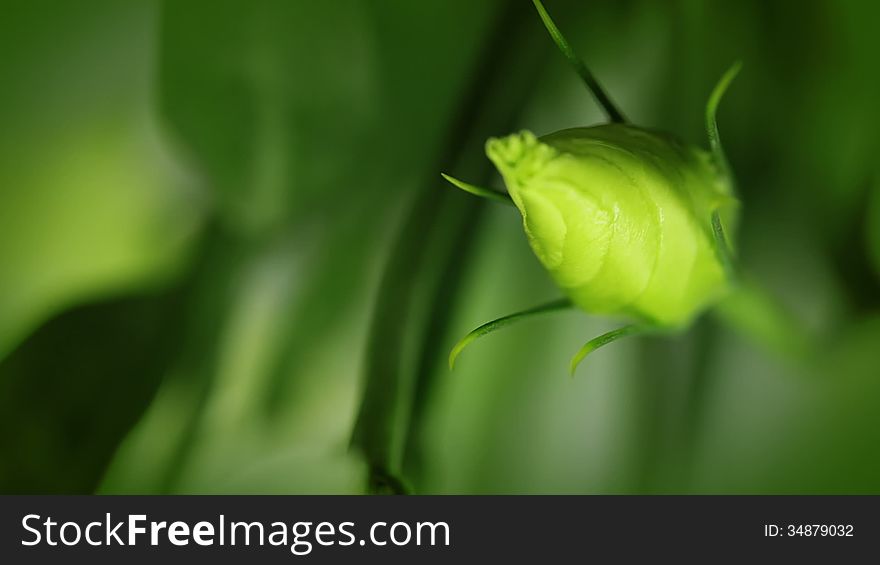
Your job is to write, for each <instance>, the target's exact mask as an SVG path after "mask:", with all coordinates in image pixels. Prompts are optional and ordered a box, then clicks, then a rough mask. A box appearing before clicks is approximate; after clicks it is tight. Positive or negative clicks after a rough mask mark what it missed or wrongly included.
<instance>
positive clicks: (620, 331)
mask: <svg viewBox="0 0 880 565" xmlns="http://www.w3.org/2000/svg"><path fill="white" fill-rule="evenodd" d="M648 330H649V328H648V327H646V326H642V325H637V324H629V325H626V326H623V327H622V328H617V329H616V330H611V331H610V332H607V333H604V334H602V335H600V336H598V337H594V338H593V339H591V340H590V341H588V342H587V343H585V344H584V346H583V347H581V348H580V349H579V350H578V352H577V353H575V354H574V357H572V358H571V364H569V366H568V372H569V374H571V376H574V372H575V371H576V370H577V368H578V365H580V363H581V361H583V360H584V357H586V356H587V355H589V354H590V353H592V352H593V351H596V350H597V349H599V348H600V347H602V346H605V345H608V344H609V343H612V342H615V341H617V340H618V339H620V338H623V337H628V336H631V335H638V334H642V333H646V332H647V331H648Z"/></svg>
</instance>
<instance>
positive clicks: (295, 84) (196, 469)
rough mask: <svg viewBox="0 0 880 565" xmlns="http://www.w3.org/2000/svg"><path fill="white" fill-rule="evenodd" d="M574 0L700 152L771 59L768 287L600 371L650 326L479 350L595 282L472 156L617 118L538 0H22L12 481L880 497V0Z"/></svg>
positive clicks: (15, 17) (767, 83)
mask: <svg viewBox="0 0 880 565" xmlns="http://www.w3.org/2000/svg"><path fill="white" fill-rule="evenodd" d="M546 4H547V7H548V9H549V10H550V11H551V13H552V14H553V15H554V17H555V18H556V20H557V22H558V23H559V25H560V27H561V28H562V29H563V31H564V32H565V33H566V34H567V35H568V36H569V39H570V40H571V41H572V43H573V44H574V46H575V48H576V50H577V51H578V52H579V53H580V54H581V55H582V56H584V58H585V59H587V61H588V62H589V64H590V65H591V67H592V68H593V70H594V72H595V73H596V74H597V75H598V76H599V77H600V80H601V81H602V82H603V83H604V84H605V86H606V87H607V89H608V90H609V91H610V92H611V94H612V96H613V97H614V98H615V99H616V100H617V101H618V103H619V104H620V105H621V106H622V108H624V110H625V112H626V113H627V115H628V117H630V118H631V119H632V120H633V121H634V122H636V123H638V124H640V125H645V126H651V127H656V128H661V129H664V130H667V131H670V132H673V133H675V134H677V135H678V136H680V137H681V138H682V139H684V140H687V141H688V142H691V143H699V144H703V143H704V130H703V111H704V105H705V100H706V98H707V96H708V94H709V91H710V90H711V88H712V86H713V85H714V83H715V81H716V80H717V79H718V78H719V77H720V75H721V74H722V73H723V71H724V70H725V69H726V68H727V67H728V66H729V65H730V64H731V63H732V62H733V61H735V60H737V59H741V60H742V61H743V63H744V67H743V71H742V73H741V74H740V76H739V77H738V78H737V80H736V82H735V83H734V84H733V86H732V87H731V89H730V91H729V92H728V95H727V97H726V99H725V100H724V102H723V104H722V107H721V110H720V114H719V122H720V127H721V131H722V137H723V139H724V141H725V144H726V147H727V150H728V153H729V156H730V160H731V161H732V163H733V167H734V169H735V171H736V175H737V177H738V181H739V185H740V193H741V197H742V201H743V209H742V211H743V219H742V223H741V226H740V230H739V235H738V240H739V243H738V245H739V252H740V256H741V259H742V262H743V264H744V266H745V268H746V269H747V270H748V272H749V273H750V275H751V280H753V281H755V282H756V285H758V286H760V287H761V288H763V289H764V290H765V291H766V296H767V297H768V298H767V301H766V304H762V303H761V302H760V301H755V300H751V301H748V300H747V301H743V302H735V301H734V302H732V303H728V304H726V305H724V306H723V307H722V308H719V309H718V310H717V311H716V312H715V313H709V314H707V315H706V316H704V317H703V318H701V319H700V320H699V321H698V322H697V323H696V324H694V326H693V327H692V328H690V329H689V330H688V331H687V332H684V333H682V334H680V335H674V336H669V337H660V336H658V337H651V338H638V339H632V340H629V341H623V342H619V343H617V344H615V345H613V346H610V347H608V348H606V349H603V350H602V351H601V352H599V353H597V354H595V355H594V356H592V357H591V358H589V359H588V360H587V361H586V363H585V364H584V365H582V367H581V370H580V371H579V373H578V375H577V376H576V377H575V378H574V379H570V378H568V377H567V371H566V369H567V363H568V359H569V358H570V356H571V354H572V353H573V352H574V351H576V350H577V348H578V347H580V345H582V344H583V343H584V342H585V341H586V340H587V339H589V338H591V337H593V336H595V335H597V333H599V332H601V331H604V330H607V329H610V328H611V327H614V324H615V322H614V321H612V320H604V319H597V318H591V317H588V316H586V315H583V314H578V313H575V312H572V313H564V314H559V315H555V316H547V317H545V318H542V319H536V320H533V321H530V322H528V323H523V324H522V325H518V326H513V327H511V328H509V329H507V330H505V331H504V332H499V333H497V334H493V335H492V336H491V337H488V338H486V339H484V340H481V341H480V342H478V343H477V344H475V345H474V346H472V347H471V348H470V349H468V350H467V351H466V352H465V353H464V354H463V355H462V357H461V358H460V359H459V364H458V366H457V368H456V370H455V371H454V372H449V371H448V369H447V367H446V354H447V352H448V351H449V349H450V347H451V346H452V344H453V343H454V342H455V341H456V339H457V338H458V337H460V336H461V335H463V334H464V333H465V332H467V331H468V330H470V329H472V328H473V327H475V326H476V325H478V324H480V323H482V322H484V321H486V320H488V319H492V318H495V317H498V316H500V315H503V314H507V313H509V312H511V311H514V310H518V309H521V308H525V307H529V306H532V305H534V304H537V303H539V302H542V301H545V300H548V299H551V298H554V297H556V296H557V294H558V293H557V291H556V290H555V289H554V287H553V286H552V284H551V283H550V281H549V278H548V277H547V275H546V274H545V273H544V272H543V271H542V269H541V268H540V266H539V264H538V262H537V260H536V259H535V258H534V257H533V256H532V254H531V251H530V250H529V248H528V245H527V243H526V240H525V237H524V234H523V232H522V229H521V226H520V219H519V217H518V216H517V215H516V213H515V212H514V211H512V210H510V209H508V208H506V207H494V206H492V205H491V204H486V203H482V202H480V201H478V200H477V199H472V198H469V197H468V196H467V195H465V194H463V193H460V192H459V191H456V190H454V189H451V188H449V187H448V186H445V185H444V183H443V182H442V180H441V179H440V177H439V172H440V171H441V170H443V171H449V172H451V173H453V174H455V175H456V176H460V177H461V178H465V179H468V180H471V181H472V182H476V183H485V184H491V185H494V186H500V180H499V179H498V178H496V177H495V176H493V175H492V172H491V170H490V167H489V164H488V162H487V161H486V159H485V158H484V156H483V153H482V144H483V142H484V140H485V138H486V137H488V136H490V135H500V134H505V133H508V132H510V131H513V130H515V129H519V128H529V129H531V130H533V131H535V132H537V133H539V134H542V133H548V132H551V131H554V130H556V129H561V128H564V127H570V126H575V125H589V124H593V123H597V122H600V121H602V115H601V114H600V112H599V110H598V108H597V107H596V105H595V104H594V102H593V101H592V100H591V98H590V97H589V95H588V94H587V92H586V90H585V89H584V87H583V85H582V84H581V83H580V82H579V80H578V79H577V77H576V76H575V75H574V73H573V72H571V70H570V69H569V68H568V67H567V66H566V64H565V61H564V59H563V58H562V57H561V56H560V55H559V53H557V52H556V51H555V50H554V48H553V46H552V44H551V42H550V40H549V38H548V37H547V35H546V32H545V31H544V29H543V28H542V26H541V24H540V21H539V19H538V17H537V15H536V14H535V13H534V10H533V8H532V6H531V4H530V3H529V2H527V1H525V0H516V1H513V0H509V1H505V0H480V1H477V2H475V1H472V0H420V1H419V2H411V1H408V0H333V1H332V2H331V1H328V2H312V1H305V0H302V1H300V0H274V1H271V0H256V1H253V2H232V1H218V0H169V1H167V2H153V1H140V0H139V1H132V2H116V1H111V0H91V1H90V2H87V3H81V2H62V1H47V0H34V1H23V0H3V2H2V17H0V53H2V56H0V491H2V492H6V493H25V492H37V493H55V492H60V493H89V492H101V493H207V492H211V493H248V492H268V493H360V492H369V491H380V492H381V491H388V490H395V489H401V488H406V489H409V490H412V491H414V492H421V493H606V492H607V493H611V492H623V493H641V492H649V493H654V492H684V493H829V492H859V493H866V492H880V409H878V401H880V184H878V176H877V173H878V158H877V156H878V149H880V109H878V106H877V100H880V71H878V67H877V63H876V58H877V53H878V52H880V34H878V33H877V32H876V22H877V21H880V5H878V4H877V3H873V2H864V1H856V0H852V1H847V0H843V1H838V0H835V1H832V0H827V1H816V0H810V1H797V2H795V1H773V2H767V1H765V0H736V1H733V0H731V1H700V0H676V1H668V2H657V1H655V0H627V1H619V0H601V1H600V0H596V1H590V2H575V1H566V0H547V2H546ZM771 311H775V312H776V314H773V315H769V314H767V313H768V312H771ZM782 312H784V315H785V316H788V318H787V319H788V320H789V324H788V325H785V324H781V325H780V324H779V323H778V320H780V319H782V316H783V315H782V314H780V313H782ZM804 344H807V345H804Z"/></svg>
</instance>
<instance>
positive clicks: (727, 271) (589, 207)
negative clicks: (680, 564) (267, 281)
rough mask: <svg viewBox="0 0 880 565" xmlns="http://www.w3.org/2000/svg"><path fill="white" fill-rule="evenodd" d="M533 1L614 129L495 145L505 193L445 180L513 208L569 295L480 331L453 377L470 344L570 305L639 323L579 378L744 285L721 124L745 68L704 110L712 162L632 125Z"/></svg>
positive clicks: (529, 136)
mask: <svg viewBox="0 0 880 565" xmlns="http://www.w3.org/2000/svg"><path fill="white" fill-rule="evenodd" d="M532 1H533V3H534V4H535V8H536V9H537V10H538V15H539V16H540V17H541V20H542V21H543V22H544V26H545V27H546V28H547V31H548V32H549V34H550V37H552V38H553V41H554V42H555V43H556V45H557V46H558V47H559V49H560V51H561V52H562V54H563V55H564V56H565V58H566V59H568V61H569V63H570V64H571V65H572V68H573V69H574V70H575V72H577V74H578V75H579V76H580V77H581V78H582V79H583V81H584V83H585V84H586V85H587V88H588V89H589V90H590V92H591V93H592V94H593V96H594V97H595V98H596V101H597V102H598V103H599V104H600V105H601V106H602V108H603V109H604V110H605V113H606V114H607V115H608V119H609V120H610V121H611V123H608V124H604V125H600V126H594V127H584V128H573V129H566V130H562V131H558V132H556V133H551V134H550V135H546V136H543V137H541V138H538V137H535V135H534V134H533V133H531V132H529V131H522V132H520V133H518V134H514V135H509V136H507V137H504V138H501V139H494V138H493V139H490V140H489V141H488V142H486V154H487V155H488V156H489V159H491V160H492V162H493V163H494V164H495V167H496V168H497V169H498V171H499V172H500V173H501V176H502V177H503V178H504V183H505V184H506V185H507V194H504V193H501V192H498V191H496V190H493V189H491V188H486V187H480V186H476V185H473V184H470V183H467V182H464V181H461V180H458V179H456V178H454V177H451V176H449V175H446V174H443V178H445V179H446V180H447V181H449V182H450V183H452V184H453V185H455V186H457V187H458V188H460V189H462V190H464V191H466V192H469V193H471V194H474V195H476V196H480V197H483V198H488V199H490V200H495V201H500V202H506V203H508V204H513V205H515V206H516V207H517V208H518V209H519V211H520V213H521V214H522V218H523V226H524V227H525V232H526V235H527V236H528V240H529V243H530V244H531V246H532V250H534V252H535V255H537V256H538V259H539V260H540V261H541V263H542V264H543V265H544V267H545V268H546V269H547V270H548V271H549V273H550V275H551V276H552V277H553V279H554V281H556V284H557V285H558V286H559V287H560V288H561V289H562V290H563V291H564V292H565V294H566V295H567V298H566V299H564V300H554V301H552V302H549V303H546V304H543V305H540V306H536V307H534V308H530V309H528V310H523V311H521V312H516V313H513V314H509V315H507V316H503V317H501V318H498V319H495V320H492V321H490V322H486V323H485V324H483V325H481V326H479V327H478V328H476V329H474V330H473V331H471V332H470V333H468V334H467V335H466V336H464V337H463V338H462V339H461V340H459V341H458V343H456V344H455V347H453V348H452V351H451V352H450V354H449V366H450V368H452V367H453V365H454V364H455V359H456V358H457V356H458V355H459V354H460V353H461V352H462V350H463V349H464V348H465V347H467V346H468V344H470V343H471V342H473V341H474V340H475V339H478V338H480V337H481V336H484V335H486V334H489V333H491V332H494V331H496V330H497V329H499V328H502V327H504V326H506V325H508V324H511V323H514V322H517V321H520V320H524V319H526V318H530V317H532V316H536V315H540V314H544V313H547V312H553V311H556V310H560V309H563V308H569V307H571V306H575V307H578V308H580V309H581V310H584V311H586V312H589V313H592V314H606V315H620V316H626V317H629V318H631V319H632V320H633V322H632V323H630V324H628V325H626V326H623V327H620V328H618V329H616V330H612V331H610V332H607V333H604V334H602V335H600V336H597V337H595V338H593V339H591V340H590V341H588V342H587V343H586V344H584V346H583V347H581V349H580V350H579V351H578V352H577V353H576V354H575V355H574V357H573V358H572V360H571V363H570V366H569V369H570V371H571V372H572V373H574V370H575V369H576V368H577V366H578V363H580V362H581V360H583V359H584V357H585V356H586V355H588V354H589V353H591V352H592V351H595V350H596V349H598V348H600V347H603V346H605V345H607V344H609V343H612V342H614V341H615V340H618V339H621V338H623V337H627V336H632V335H638V334H640V333H645V332H651V331H656V330H658V329H664V328H675V327H680V326H684V325H686V324H688V323H689V322H690V321H691V320H692V319H693V318H694V317H695V316H696V315H697V314H699V313H700V312H701V311H702V310H703V309H705V308H706V307H707V306H709V305H710V304H712V303H713V302H716V301H717V300H718V299H720V298H721V297H722V296H723V295H724V294H725V293H726V292H727V291H728V290H729V288H730V286H731V284H732V282H733V281H734V280H735V279H737V278H738V277H737V276H736V275H737V273H736V270H737V269H736V267H735V261H734V259H733V255H732V252H731V250H730V247H729V242H728V240H727V237H726V235H725V228H724V226H725V225H726V226H727V227H728V228H730V227H732V226H733V224H734V222H735V220H736V213H737V201H736V198H735V197H734V196H733V187H732V182H731V174H730V167H729V165H728V162H727V158H726V157H725V155H724V151H723V149H722V147H721V141H720V138H719V135H718V125H717V123H716V120H715V114H716V111H717V108H718V104H719V102H720V101H721V97H722V96H723V95H724V91H725V90H726V89H727V86H728V85H729V84H730V82H731V81H732V80H733V77H734V76H736V74H737V72H738V71H739V64H738V63H737V64H735V65H733V66H732V67H731V68H730V69H729V70H728V71H727V73H725V74H724V75H723V76H722V77H721V80H720V81H719V82H718V84H717V85H716V86H715V89H714V90H713V91H712V93H711V95H710V96H709V101H708V103H707V104H706V132H707V134H708V136H709V147H710V148H711V152H707V151H704V150H702V149H699V148H696V147H692V146H688V145H685V144H683V143H681V142H679V141H677V140H676V139H675V138H673V137H672V136H670V135H667V134H664V133H660V132H655V131H650V130H647V129H645V128H640V127H636V126H633V125H631V124H628V123H625V122H626V119H625V118H624V115H623V113H622V112H621V111H620V109H618V108H617V106H616V105H614V103H613V102H612V101H611V99H610V98H609V97H608V95H607V94H606V93H605V91H604V90H603V89H602V87H601V86H600V85H599V82H598V81H597V80H596V77H594V76H593V74H592V73H591V72H590V70H589V69H588V68H587V66H586V65H585V64H584V63H583V62H582V61H581V60H580V59H578V58H577V56H576V55H575V54H574V51H573V50H572V49H571V46H570V45H569V44H568V41H566V40H565V37H563V35H562V33H561V32H560V31H559V28H558V27H556V24H555V23H554V22H553V20H552V19H551V18H550V15H549V14H548V13H547V10H546V9H544V6H543V4H542V3H541V1H540V0H532Z"/></svg>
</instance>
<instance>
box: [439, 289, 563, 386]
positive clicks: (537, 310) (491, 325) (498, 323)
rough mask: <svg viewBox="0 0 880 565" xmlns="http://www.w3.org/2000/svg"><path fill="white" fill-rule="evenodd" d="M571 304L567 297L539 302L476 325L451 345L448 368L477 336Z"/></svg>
mask: <svg viewBox="0 0 880 565" xmlns="http://www.w3.org/2000/svg"><path fill="white" fill-rule="evenodd" d="M571 306H572V304H571V301H570V300H569V299H567V298H561V299H559V300H554V301H553V302H548V303H546V304H541V305H540V306H535V307H534V308H529V309H528V310H523V311H521V312H516V313H514V314H509V315H507V316H504V317H501V318H498V319H497V320H492V321H491V322H486V323H485V324H483V325H482V326H480V327H478V328H477V329H475V330H473V331H471V332H470V333H469V334H467V335H466V336H464V337H463V338H461V339H460V340H459V342H458V343H456V344H455V347H453V348H452V351H450V352H449V370H452V369H454V368H455V359H456V358H457V357H458V356H459V354H460V353H461V352H462V351H463V350H464V348H465V347H467V346H468V345H470V344H471V343H472V342H473V341H474V340H476V339H477V338H480V337H483V336H484V335H486V334H490V333H492V332H494V331H495V330H500V329H501V328H503V327H504V326H507V325H509V324H512V323H514V322H518V321H521V320H524V319H526V318H531V317H532V316H536V315H539V314H546V313H547V312H555V311H557V310H566V309H568V308H571Z"/></svg>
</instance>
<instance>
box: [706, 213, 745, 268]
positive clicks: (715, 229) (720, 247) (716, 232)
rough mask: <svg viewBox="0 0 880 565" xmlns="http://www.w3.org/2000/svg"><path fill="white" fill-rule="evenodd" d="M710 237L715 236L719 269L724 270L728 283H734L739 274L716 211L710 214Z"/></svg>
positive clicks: (719, 215)
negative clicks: (719, 263)
mask: <svg viewBox="0 0 880 565" xmlns="http://www.w3.org/2000/svg"><path fill="white" fill-rule="evenodd" d="M712 235H713V236H715V252H716V253H717V255H718V260H719V261H720V262H721V267H722V268H723V269H724V273H725V274H726V275H727V280H728V281H730V282H736V281H737V280H738V279H739V274H738V272H737V268H736V259H735V258H734V256H733V250H732V249H731V248H730V243H729V242H728V241H727V236H726V235H725V233H724V226H723V225H722V223H721V213H720V212H719V211H718V210H715V211H714V212H712Z"/></svg>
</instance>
